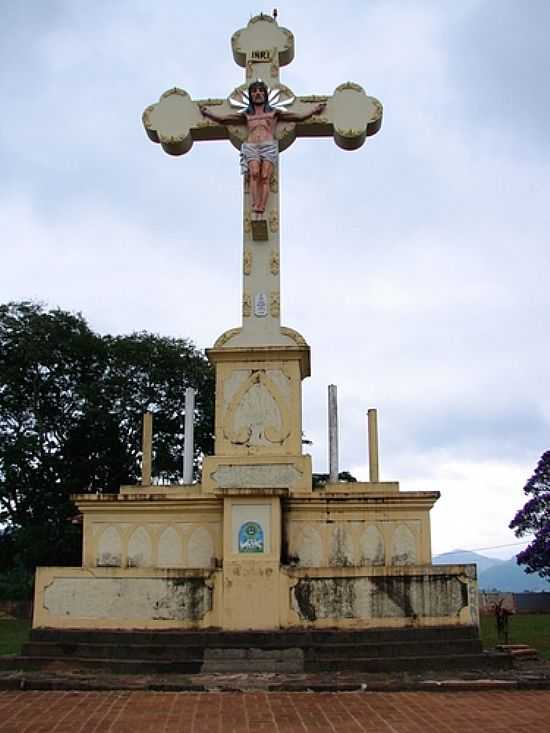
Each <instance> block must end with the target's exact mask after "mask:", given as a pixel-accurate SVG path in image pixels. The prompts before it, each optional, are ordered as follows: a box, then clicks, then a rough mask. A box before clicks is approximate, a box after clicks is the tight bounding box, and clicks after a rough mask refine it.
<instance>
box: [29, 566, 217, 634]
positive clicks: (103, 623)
mask: <svg viewBox="0 0 550 733" xmlns="http://www.w3.org/2000/svg"><path fill="white" fill-rule="evenodd" d="M214 576H215V573H208V572H201V571H190V570H179V571H177V570H173V571H160V570H150V569H149V570H142V569H137V568H133V569H125V570H121V569H119V568H96V569H94V570H93V571H91V570H86V569H83V568H38V570H37V575H36V590H35V605H34V618H33V626H34V627H54V628H117V629H118V628H120V629H128V628H130V629H133V628H135V629H153V628H158V629H162V628H205V627H210V626H219V618H218V615H217V609H219V607H220V602H219V600H218V601H217V602H215V600H214V596H215V594H216V581H215V577H214ZM218 588H221V583H219V584H218Z"/></svg>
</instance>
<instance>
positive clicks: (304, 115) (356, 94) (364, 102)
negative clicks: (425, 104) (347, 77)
mask: <svg viewBox="0 0 550 733" xmlns="http://www.w3.org/2000/svg"><path fill="white" fill-rule="evenodd" d="M320 104H324V105H325V107H324V109H323V110H322V111H321V112H320V113H316V112H315V109H316V108H318V106H319V105H320ZM293 112H294V114H295V119H296V123H295V127H294V135H295V136H296V137H329V136H333V137H334V141H335V143H336V144H337V145H338V146H339V147H340V148H343V149H344V150H356V149H357V148H360V147H361V145H363V143H364V142H365V140H366V138H367V137H370V136H371V135H375V134H376V133H377V132H378V131H379V130H380V127H381V126H382V113H383V108H382V104H381V103H380V102H379V101H378V99H376V98H375V97H369V96H368V95H367V94H365V91H364V89H363V88H362V87H361V86H359V84H355V83H353V82H346V83H345V84H340V86H338V87H336V89H335V91H334V94H333V95H332V96H327V95H320V96H313V95H310V96H302V97H296V101H295V103H294V105H293ZM300 118H301V119H300ZM286 120H288V121H291V120H290V119H289V118H288V117H287V118H286ZM281 122H282V123H284V122H285V117H284V116H281ZM281 133H282V137H284V136H285V130H282V131H281Z"/></svg>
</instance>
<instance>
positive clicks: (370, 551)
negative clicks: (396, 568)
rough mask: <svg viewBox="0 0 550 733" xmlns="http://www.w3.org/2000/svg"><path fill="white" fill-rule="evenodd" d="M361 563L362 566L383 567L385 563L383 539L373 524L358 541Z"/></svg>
mask: <svg viewBox="0 0 550 733" xmlns="http://www.w3.org/2000/svg"><path fill="white" fill-rule="evenodd" d="M359 550H360V553H361V563H362V564H363V565H383V564H384V562H385V552H384V538H383V537H382V533H381V532H380V530H379V529H378V527H376V526H375V525H374V524H371V525H369V526H368V527H367V528H366V529H365V530H364V531H363V533H362V534H361V538H360V540H359Z"/></svg>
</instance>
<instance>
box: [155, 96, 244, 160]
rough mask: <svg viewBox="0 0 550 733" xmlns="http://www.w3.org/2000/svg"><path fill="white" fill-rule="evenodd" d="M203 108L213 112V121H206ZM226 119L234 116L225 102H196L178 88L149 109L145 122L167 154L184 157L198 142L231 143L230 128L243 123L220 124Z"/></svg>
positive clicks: (219, 100) (218, 100) (220, 100)
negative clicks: (230, 125) (229, 140)
mask: <svg viewBox="0 0 550 733" xmlns="http://www.w3.org/2000/svg"><path fill="white" fill-rule="evenodd" d="M201 107H202V108H206V109H208V111H209V112H211V113H212V112H213V114H210V116H209V117H210V119H206V118H205V116H204V115H203V113H202V112H201ZM214 110H216V112H214ZM224 116H225V117H229V116H231V117H232V116H233V115H231V108H230V107H229V104H228V103H227V101H226V100H225V99H203V100H202V99H200V100H196V101H194V100H192V99H191V97H190V96H189V94H188V93H187V92H186V91H184V90H183V89H178V87H174V88H173V89H169V90H168V91H167V92H164V94H163V95H162V96H161V98H160V99H159V101H158V102H157V103H156V104H152V105H150V106H149V107H147V108H146V110H145V112H144V113H143V116H142V121H143V126H144V127H145V132H146V133H147V136H148V137H149V139H150V140H152V141H153V142H154V143H160V145H161V147H162V149H163V150H164V151H165V152H166V153H168V154H169V155H184V154H185V153H188V152H189V150H191V148H192V146H193V143H194V142H195V141H202V140H227V139H229V138H230V135H231V129H228V128H227V126H226V125H227V124H236V122H237V121H238V122H243V120H242V119H239V120H236V121H235V122H232V123H225V124H223V123H222V122H221V121H219V120H221V119H222V118H223V117H224ZM215 118H218V120H216V119H215Z"/></svg>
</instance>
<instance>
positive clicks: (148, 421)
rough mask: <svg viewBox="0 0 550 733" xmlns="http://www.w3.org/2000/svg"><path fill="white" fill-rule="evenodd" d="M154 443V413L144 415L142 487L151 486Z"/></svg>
mask: <svg viewBox="0 0 550 733" xmlns="http://www.w3.org/2000/svg"><path fill="white" fill-rule="evenodd" d="M152 443H153V413H152V412H144V413H143V436H142V442H141V485H142V486H151V456H152V452H153V449H152Z"/></svg>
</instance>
